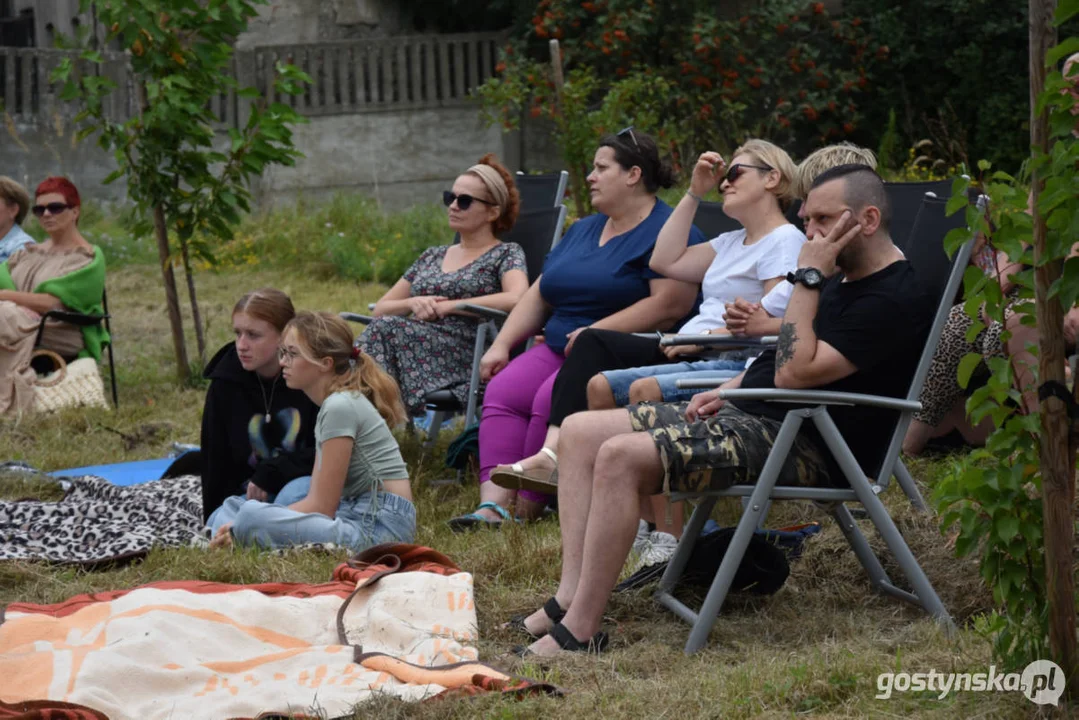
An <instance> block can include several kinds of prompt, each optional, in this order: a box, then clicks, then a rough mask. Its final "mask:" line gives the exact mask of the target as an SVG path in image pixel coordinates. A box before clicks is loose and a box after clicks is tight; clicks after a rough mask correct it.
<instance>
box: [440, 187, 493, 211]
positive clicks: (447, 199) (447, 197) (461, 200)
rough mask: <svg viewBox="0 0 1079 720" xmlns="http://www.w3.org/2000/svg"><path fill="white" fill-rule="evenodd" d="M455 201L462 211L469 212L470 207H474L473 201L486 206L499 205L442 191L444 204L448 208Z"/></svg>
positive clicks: (449, 191)
mask: <svg viewBox="0 0 1079 720" xmlns="http://www.w3.org/2000/svg"><path fill="white" fill-rule="evenodd" d="M454 200H456V201H457V207H459V208H461V209H462V210H468V209H469V208H470V207H472V201H473V200H475V201H476V202H478V203H483V204H484V205H497V204H498V203H495V202H491V201H490V200H484V199H483V198H478V197H473V196H471V195H466V194H464V193H462V194H460V195H457V194H455V193H454V192H453V191H452V190H443V191H442V203H443V204H444V205H445V206H446V207H449V206H450V205H453V201H454Z"/></svg>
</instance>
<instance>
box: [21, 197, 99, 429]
mask: <svg viewBox="0 0 1079 720" xmlns="http://www.w3.org/2000/svg"><path fill="white" fill-rule="evenodd" d="M35 198H36V199H35V202H34V207H33V212H34V215H35V216H36V217H37V218H38V219H39V221H40V222H41V225H42V227H44V228H45V231H46V232H47V233H48V234H49V239H48V240H46V241H45V242H43V243H41V244H39V245H29V246H27V247H24V248H23V249H21V250H19V251H17V252H16V253H15V254H13V255H12V256H11V257H10V258H8V260H7V262H5V263H2V264H0V415H3V414H10V413H16V412H22V411H24V410H27V409H29V407H30V406H31V405H32V404H33V386H34V380H35V377H34V371H33V369H32V368H31V367H30V356H31V353H32V351H33V349H34V342H35V340H36V337H37V331H38V326H39V325H40V323H41V316H42V315H43V314H45V313H46V312H48V311H50V310H73V311H75V312H80V313H88V314H100V313H101V312H102V307H101V305H102V295H103V293H104V291H105V257H104V255H103V254H102V252H101V248H98V247H95V246H93V245H91V244H90V243H88V242H87V241H86V239H85V238H83V236H82V234H81V233H79V228H78V222H79V210H80V206H81V201H80V199H79V191H78V190H77V189H76V188H75V186H74V185H73V184H72V183H71V181H70V180H67V179H65V178H47V179H46V180H45V181H44V182H42V183H41V184H40V185H38V187H37V192H36V193H35ZM106 342H108V335H107V334H106V332H105V330H104V328H102V327H100V326H93V327H88V328H78V327H74V326H72V325H68V324H65V323H60V322H54V321H52V320H50V321H49V322H48V323H46V326H45V333H44V335H43V336H42V339H41V346H42V347H44V348H47V349H49V350H53V351H54V352H56V353H57V354H59V355H61V356H62V357H65V358H73V357H93V358H95V359H98V358H100V356H101V349H102V346H103V344H104V343H106Z"/></svg>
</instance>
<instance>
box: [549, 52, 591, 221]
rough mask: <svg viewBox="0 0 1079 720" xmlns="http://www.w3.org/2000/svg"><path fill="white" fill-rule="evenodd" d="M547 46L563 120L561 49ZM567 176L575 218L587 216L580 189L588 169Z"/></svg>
mask: <svg viewBox="0 0 1079 720" xmlns="http://www.w3.org/2000/svg"><path fill="white" fill-rule="evenodd" d="M549 46H550V48H551V76H552V78H553V79H554V91H555V106H556V107H557V108H558V114H559V115H561V116H562V117H563V118H565V115H564V113H563V108H562V89H563V88H564V87H565V85H566V79H565V75H564V74H563V72H562V48H561V47H559V44H558V40H554V39H552V40H551V42H550V43H549ZM569 174H570V179H571V181H572V183H573V188H574V192H572V193H571V195H572V196H573V205H574V208H575V209H576V210H577V217H584V216H585V215H587V214H588V211H587V209H586V208H585V206H584V202H583V201H582V200H581V188H586V187H588V168H587V167H584V166H582V165H576V166H573V165H571V166H570V168H569Z"/></svg>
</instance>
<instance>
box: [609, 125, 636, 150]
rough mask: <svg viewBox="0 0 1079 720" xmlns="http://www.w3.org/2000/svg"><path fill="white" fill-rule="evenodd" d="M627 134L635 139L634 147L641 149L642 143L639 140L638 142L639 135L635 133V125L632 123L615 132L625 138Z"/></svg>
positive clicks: (619, 136)
mask: <svg viewBox="0 0 1079 720" xmlns="http://www.w3.org/2000/svg"><path fill="white" fill-rule="evenodd" d="M626 135H629V139H630V140H632V141H633V147H635V148H637V150H640V149H641V144H640V143H639V142H637V136H636V135H634V134H633V126H632V125H630V126H629V127H627V128H622V129H621V130H619V131H618V132H616V133H615V134H614V136H615V137H616V138H624V137H625V136H626Z"/></svg>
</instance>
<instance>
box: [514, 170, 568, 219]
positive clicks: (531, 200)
mask: <svg viewBox="0 0 1079 720" xmlns="http://www.w3.org/2000/svg"><path fill="white" fill-rule="evenodd" d="M514 181H515V182H516V183H517V192H518V193H520V194H521V212H528V211H529V210H540V209H543V208H549V207H556V206H558V205H561V204H562V198H564V197H565V195H566V185H567V184H568V183H569V173H568V172H566V171H565V170H562V171H561V172H556V173H547V174H544V175H525V174H524V173H522V172H518V173H517V176H516V177H515V178H514Z"/></svg>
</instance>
